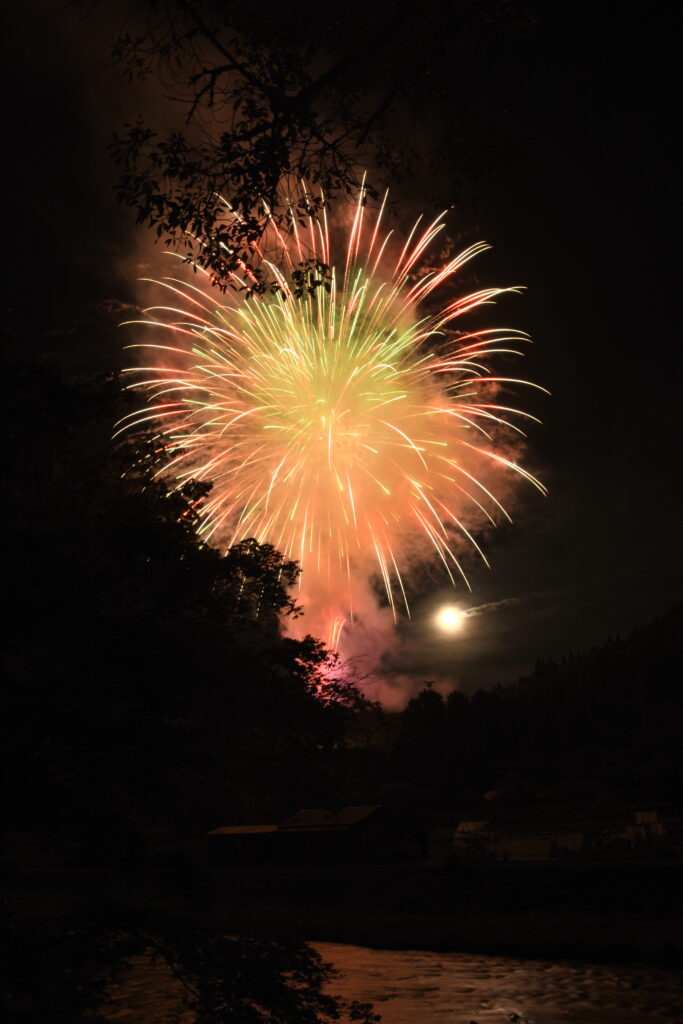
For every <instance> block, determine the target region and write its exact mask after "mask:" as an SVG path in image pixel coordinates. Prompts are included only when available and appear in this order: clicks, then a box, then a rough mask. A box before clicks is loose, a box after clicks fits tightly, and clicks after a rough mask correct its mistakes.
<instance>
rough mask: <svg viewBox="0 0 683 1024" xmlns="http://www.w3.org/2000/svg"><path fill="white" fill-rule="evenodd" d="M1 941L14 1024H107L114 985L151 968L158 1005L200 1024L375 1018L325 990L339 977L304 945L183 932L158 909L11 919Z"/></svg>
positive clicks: (146, 976) (361, 1022)
mask: <svg viewBox="0 0 683 1024" xmlns="http://www.w3.org/2000/svg"><path fill="white" fill-rule="evenodd" d="M2 934H3V942H2V947H1V949H0V962H1V964H2V975H3V978H4V979H5V984H4V985H3V990H2V993H0V1008H1V1009H2V1014H3V1019H4V1020H7V1021H12V1022H13V1024H65V1022H66V1021H68V1022H69V1024H78V1022H81V1021H82V1022H85V1021H93V1020H101V1019H102V1017H101V1016H100V1014H101V1012H102V1011H103V1010H104V1011H105V1012H106V1010H107V1009H109V1008H111V1009H112V1010H114V1009H116V1005H115V997H114V996H113V995H112V993H113V992H115V991H116V988H117V986H118V987H119V988H121V987H122V983H123V987H124V988H125V982H126V979H128V980H129V983H130V981H131V980H132V979H133V978H134V976H135V975H136V974H137V975H138V984H140V982H142V983H143V984H146V985H149V984H154V974H153V968H154V967H155V966H157V967H160V968H161V977H160V978H159V972H158V971H157V979H158V980H157V984H159V983H160V991H159V994H158V998H159V1002H160V1003H161V1004H162V1005H163V1004H169V1005H170V1006H173V1003H174V1002H175V1003H176V1005H177V1007H178V1009H183V1010H189V1011H193V1012H194V1013H195V1014H196V1020H197V1024H227V1022H228V1021H229V1022H230V1024H270V1022H272V1021H279V1022H282V1024H331V1022H332V1021H348V1022H349V1024H351V1022H357V1024H373V1022H374V1021H378V1020H379V1017H378V1016H377V1015H376V1014H375V1013H374V1012H373V1011H372V1008H371V1007H370V1006H369V1005H368V1004H365V1003H359V1002H357V1001H355V1000H347V999H343V998H340V997H338V996H334V995H332V994H330V993H329V991H326V987H327V986H328V985H329V983H330V982H331V981H333V980H334V978H335V977H336V976H337V972H336V971H335V970H334V969H333V968H332V967H331V966H330V965H329V964H326V963H325V962H324V961H323V960H322V958H321V957H320V956H319V954H317V953H316V952H315V951H314V950H312V949H311V947H310V946H307V945H305V944H304V943H301V942H287V943H283V942H272V941H266V940H263V939H253V938H252V939H249V938H242V939H239V938H235V937H229V936H226V935H220V934H216V933H215V932H213V931H207V930H204V929H202V928H197V927H195V928H192V929H190V930H187V929H186V928H185V929H179V928H178V926H177V923H176V922H174V921H173V920H172V919H171V918H169V917H168V916H164V915H163V914H160V913H159V912H158V911H157V912H154V913H150V912H149V911H146V912H140V911H138V912H137V913H136V912H131V910H130V909H126V910H122V908H121V907H117V906H112V905H103V904H101V905H97V906H96V907H91V908H90V909H88V910H87V911H86V910H83V909H80V908H79V909H77V910H72V911H71V912H70V913H68V914H67V915H63V916H62V917H60V919H59V920H52V921H48V922H41V923H32V924H29V923H27V922H25V921H23V922H22V921H20V920H19V919H17V918H10V919H9V920H4V921H3V933H2ZM108 1003H109V1004H113V1005H111V1007H108V1006H107V1004H108Z"/></svg>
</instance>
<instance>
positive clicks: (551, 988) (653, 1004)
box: [315, 943, 683, 1024]
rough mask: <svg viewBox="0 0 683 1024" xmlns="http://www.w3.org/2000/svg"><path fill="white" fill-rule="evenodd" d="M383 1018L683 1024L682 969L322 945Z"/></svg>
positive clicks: (466, 1023)
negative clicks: (679, 970) (678, 970)
mask: <svg viewBox="0 0 683 1024" xmlns="http://www.w3.org/2000/svg"><path fill="white" fill-rule="evenodd" d="M315 946H316V949H317V950H318V951H319V952H320V953H321V954H322V955H323V957H324V958H325V959H326V960H329V961H330V962H331V963H333V964H334V965H335V966H336V967H338V968H339V969H340V970H341V971H343V972H344V974H345V978H343V979H340V981H338V982H337V984H336V985H335V986H334V989H335V991H337V992H339V993H340V994H342V995H345V996H349V997H352V998H354V999H361V1000H363V1001H368V1002H372V1003H374V1004H375V1009H376V1011H377V1012H378V1013H380V1014H381V1015H382V1022H383V1024H470V1022H472V1021H476V1022H477V1024H510V1022H513V1021H515V1020H517V1022H518V1024H522V1022H525V1024H526V1022H528V1024H568V1022H572V1024H683V985H682V978H681V975H680V973H679V972H677V971H675V970H670V969H664V968H657V967H652V966H649V965H642V966H638V965H633V964H628V965H621V966H604V965H598V964H578V963H577V964H572V963H563V962H560V963H554V962H552V961H544V960H515V959H512V958H510V957H497V956H470V955H465V954H461V953H429V952H423V951H407V952H404V951H396V950H383V949H364V948H362V947H359V946H343V945H337V944H336V943H316V944H315Z"/></svg>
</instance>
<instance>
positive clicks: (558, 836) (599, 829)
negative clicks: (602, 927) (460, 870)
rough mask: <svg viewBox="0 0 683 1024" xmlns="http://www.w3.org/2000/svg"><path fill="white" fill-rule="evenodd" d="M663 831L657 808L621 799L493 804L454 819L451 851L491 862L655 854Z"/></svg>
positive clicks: (468, 857) (468, 858) (664, 833)
mask: <svg viewBox="0 0 683 1024" xmlns="http://www.w3.org/2000/svg"><path fill="white" fill-rule="evenodd" d="M666 834H667V832H666V827H665V825H664V823H663V822H662V821H661V820H660V818H659V815H658V813H657V811H655V810H639V809H636V808H635V807H633V806H630V805H627V804H607V803H590V804H531V805H526V806H510V805H495V804H494V805H492V806H490V807H487V808H483V809H482V810H481V811H479V812H478V813H477V814H476V815H471V816H469V817H467V818H465V819H463V820H461V821H460V823H459V825H458V826H457V828H456V829H455V830H454V832H453V833H452V847H451V852H452V853H454V854H456V855H457V856H460V857H463V858H464V859H466V860H472V861H492V862H508V861H511V862H514V861H517V862H519V861H523V862H532V861H550V860H561V859H565V860H570V859H600V858H620V857H627V858H633V857H637V856H648V855H652V854H653V853H655V852H656V851H657V850H658V849H659V848H660V847H661V845H662V843H663V841H664V839H665V837H666Z"/></svg>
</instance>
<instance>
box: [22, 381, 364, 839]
mask: <svg viewBox="0 0 683 1024" xmlns="http://www.w3.org/2000/svg"><path fill="white" fill-rule="evenodd" d="M5 370H6V372H5V388H6V394H7V399H8V404H9V405H10V406H11V407H12V408H11V414H10V417H9V422H10V434H12V433H13V435H14V436H10V445H9V448H8V453H9V456H10V464H9V465H8V470H7V474H6V478H5V479H6V486H7V494H8V496H9V512H10V515H9V517H8V521H7V527H6V534H5V536H6V538H7V539H10V541H11V543H10V544H9V545H8V547H7V553H6V558H5V582H6V585H7V588H8V591H7V592H8V595H9V596H10V600H9V602H8V604H7V608H8V613H7V616H6V626H7V637H8V642H7V644H6V646H5V650H4V665H5V670H6V677H7V679H8V680H10V682H9V685H8V686H7V687H6V689H5V694H4V698H3V715H2V721H3V741H4V743H3V746H4V757H5V767H6V769H7V771H6V778H8V779H10V780H11V785H10V786H9V792H8V804H7V807H8V809H9V817H10V820H15V821H18V822H19V821H21V822H23V823H25V824H30V823H31V822H32V821H35V820H44V819H45V816H47V817H48V818H51V819H52V820H53V821H64V819H65V817H66V818H67V819H68V820H69V821H71V823H72V824H75V823H76V822H78V821H81V822H82V827H83V830H84V831H85V832H86V833H87V834H88V835H90V836H93V835H94V834H96V833H98V832H99V831H100V830H101V831H102V841H103V842H104V843H105V845H106V843H107V842H108V838H107V837H109V836H110V835H111V834H116V835H118V836H122V835H125V834H127V832H130V833H131V834H134V833H135V832H136V831H137V829H138V827H139V826H140V825H143V824H144V823H151V822H156V823H158V824H162V823H165V824H171V823H172V824H173V827H175V828H179V829H180V830H181V831H185V830H190V831H192V832H195V831H196V830H198V829H201V827H202V826H204V827H208V826H209V825H210V824H212V823H224V822H225V820H226V818H227V819H228V820H229V819H230V817H231V816H236V817H237V818H240V817H242V816H243V815H247V816H250V817H257V818H258V817H259V816H265V815H268V816H270V815H283V814H285V813H287V812H288V811H290V810H293V809H295V808H296V806H297V804H298V803H299V802H300V801H301V800H304V799H306V798H308V799H309V800H315V802H319V801H320V799H325V798H328V797H329V796H330V794H329V792H328V791H326V788H325V787H326V785H327V783H326V781H325V778H324V774H321V773H320V772H319V771H316V770H315V764H316V762H317V760H318V759H319V754H320V751H323V750H324V749H325V748H326V747H327V746H329V745H333V744H335V743H336V742H337V741H338V740H339V737H340V734H341V731H343V729H344V728H345V722H346V720H347V719H348V718H349V716H350V715H351V714H352V710H353V705H354V704H357V703H359V698H358V695H357V694H356V693H355V691H353V692H352V688H349V687H346V688H344V687H342V686H341V684H339V688H340V689H343V690H345V700H346V705H345V704H344V702H343V701H337V702H331V701H327V702H325V701H321V700H320V699H318V697H317V691H318V689H319V675H318V673H319V668H320V666H321V665H322V664H323V662H324V661H325V659H326V657H327V654H326V652H325V650H324V649H323V647H322V646H321V644H319V643H318V642H317V641H315V640H314V639H312V638H307V639H305V640H303V641H295V640H292V639H289V638H286V637H283V636H282V635H281V631H280V627H279V618H278V616H279V614H281V613H284V614H292V615H296V614H297V613H298V610H297V608H296V606H295V604H294V602H293V600H292V598H291V595H290V590H289V588H290V587H291V585H292V584H293V583H294V582H295V580H296V578H297V575H298V568H297V566H296V565H295V563H292V562H288V561H286V560H284V559H283V558H282V557H281V556H280V555H279V553H278V552H276V551H275V550H274V549H273V548H272V547H270V546H269V545H259V544H257V543H256V542H255V541H244V542H242V543H240V544H238V545H236V546H235V547H233V548H232V549H231V550H230V551H228V552H227V554H221V553H220V552H219V551H217V550H216V549H214V548H211V547H208V546H206V545H203V544H201V543H199V542H198V540H197V536H196V533H195V520H196V514H197V512H196V509H197V505H198V503H199V502H201V500H202V498H203V497H204V495H205V493H206V490H207V489H206V487H205V486H204V485H197V484H194V483H189V484H188V485H187V486H185V487H183V488H182V489H181V490H176V491H170V492H169V491H168V488H167V486H166V485H165V484H164V482H163V481H162V480H158V479H155V478H154V477H153V475H152V463H151V460H150V459H149V458H147V457H146V455H147V453H146V452H145V451H144V445H147V446H149V445H152V444H153V442H152V441H144V442H140V441H138V442H127V443H125V444H123V445H122V446H121V447H119V448H118V449H112V448H110V446H109V442H108V434H109V431H110V430H111V423H112V422H113V420H114V419H115V418H116V405H117V403H118V402H119V401H120V399H119V397H118V396H119V388H118V384H117V382H115V381H110V382H106V381H103V382H100V383H99V384H92V385H88V386H78V387H76V386H66V385H65V384H64V383H62V382H60V381H59V379H58V378H56V377H54V376H51V375H50V373H49V372H47V371H38V370H35V369H30V368H28V367H24V366H21V365H17V364H11V365H8V366H7V367H6V368H5ZM119 411H120V410H119ZM141 444H143V450H141V448H140V445H141ZM340 696H341V695H340ZM361 703H362V702H361ZM124 823H127V824H126V825H125V827H123V825H124Z"/></svg>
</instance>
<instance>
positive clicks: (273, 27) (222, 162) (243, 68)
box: [112, 0, 535, 290]
mask: <svg viewBox="0 0 683 1024" xmlns="http://www.w3.org/2000/svg"><path fill="white" fill-rule="evenodd" d="M531 7H532V5H530V4H528V3H526V2H521V3H516V4H510V3H507V2H502V0H487V2H485V3H482V2H481V0H479V2H473V0H459V2H458V3H448V4H444V3H439V2H427V3H425V4H422V5H421V6H420V10H419V13H418V12H416V10H415V9H414V7H413V6H412V5H410V4H403V3H395V2H394V0H383V2H380V3H374V4H372V5H370V6H368V5H367V4H359V3H354V2H351V3H347V4H345V5H343V7H339V8H330V7H329V6H327V7H315V6H311V5H310V4H303V3H301V2H298V0H297V2H294V3H288V4H285V5H283V4H281V3H275V2H272V0H260V2H258V3H256V4H249V5H242V6H241V7H240V6H235V5H231V6H230V8H229V10H226V7H225V5H224V4H222V3H217V2H216V0H201V2H193V3H187V2H185V0H172V2H165V3H158V2H157V0H148V2H146V3H144V4H142V5H138V7H137V8H136V9H135V13H133V14H131V16H130V17H129V19H128V20H127V22H126V24H125V25H124V27H123V28H122V30H121V33H120V35H119V38H118V39H117V41H116V43H115V45H114V48H113V55H114V59H115V61H116V62H117V63H119V64H120V65H121V66H122V67H123V69H124V71H125V72H126V74H127V75H128V76H129V78H131V79H132V78H134V77H142V78H144V77H147V76H156V77H158V78H159V79H160V81H161V82H162V83H163V86H164V88H165V92H166V94H167V96H168V97H170V98H172V99H173V100H175V101H176V103H177V109H178V113H179V117H178V126H177V129H176V130H173V131H170V132H166V133H165V134H162V133H161V132H159V131H157V130H156V129H155V128H154V127H153V126H151V125H149V124H148V123H144V122H142V121H140V122H137V123H135V124H129V125H127V126H126V127H125V129H124V130H123V131H122V132H121V133H120V134H119V135H118V137H117V138H116V141H115V143H114V145H113V147H112V149H113V155H114V158H115V160H116V162H117V163H118V165H119V166H120V168H121V177H120V180H119V198H120V200H121V201H122V202H123V203H125V204H126V205H128V206H131V207H132V208H133V209H134V210H135V211H136V213H137V219H138V222H139V223H146V224H148V225H149V226H151V227H152V228H154V229H155V231H156V233H157V237H159V238H163V239H164V240H165V242H166V244H175V245H176V246H177V247H179V248H180V249H181V250H182V251H184V252H185V253H186V254H187V255H188V258H190V259H192V260H193V261H195V262H196V263H197V264H199V265H200V266H203V267H207V268H209V269H210V271H211V273H212V275H213V278H214V281H215V283H217V284H219V285H220V286H221V287H225V286H226V285H228V284H230V283H233V279H232V278H231V275H232V274H233V273H234V272H238V273H239V274H240V275H242V271H243V268H244V265H245V264H251V265H252V268H253V273H254V277H253V278H252V283H251V286H252V287H254V288H256V289H257V290H258V289H261V288H263V287H264V286H265V281H264V278H263V277H262V275H261V270H260V267H259V260H258V259H257V258H255V256H256V251H255V246H256V245H257V244H258V243H261V242H262V239H263V235H264V229H265V227H266V224H267V222H268V217H269V215H270V214H272V215H273V216H274V217H275V219H276V220H277V222H278V223H279V224H280V226H281V227H282V228H284V229H285V230H287V229H288V223H287V214H288V212H289V210H290V208H292V212H293V214H294V216H296V217H299V218H302V217H305V216H308V214H309V213H310V212H314V211H315V210H317V209H318V208H319V206H320V204H321V198H320V193H321V191H322V192H324V195H325V198H326V201H328V202H329V201H331V200H333V199H334V198H335V197H339V196H344V195H348V194H350V193H354V194H355V193H356V191H357V190H358V187H359V184H360V180H361V174H362V171H360V170H359V168H363V167H371V168H373V169H374V175H373V180H376V181H377V182H378V183H379V182H384V181H386V180H392V181H394V182H395V181H396V180H400V179H401V178H402V177H405V176H407V175H409V174H412V173H414V170H415V167H416V166H418V165H420V164H423V165H424V164H429V166H430V167H431V169H432V171H433V172H434V173H436V172H440V173H441V176H442V181H443V190H442V191H443V193H444V195H440V196H439V201H440V202H442V201H444V197H445V201H446V203H450V202H452V201H453V198H454V196H453V189H454V188H457V182H459V181H460V180H461V179H462V177H463V172H464V173H467V168H468V165H471V166H472V167H476V168H477V170H478V171H479V172H481V169H482V167H483V166H484V165H485V164H486V163H487V159H488V157H487V150H488V147H490V140H491V138H492V133H491V132H490V131H488V130H484V125H483V123H482V119H481V104H482V93H483V92H484V91H485V85H486V83H485V81H482V74H481V54H482V53H486V60H487V63H488V64H489V66H490V67H496V68H497V69H498V72H499V74H500V76H501V78H504V75H505V69H506V68H509V71H510V74H511V75H512V76H514V78H516V77H517V76H518V75H519V72H520V61H519V59H518V55H517V54H515V51H514V46H515V44H520V43H523V42H524V41H525V40H526V38H527V37H528V36H529V35H530V34H531V33H532V32H533V29H534V25H535V21H534V17H533V16H532V13H531ZM437 125H438V131H435V130H433V129H434V128H435V127H436V126H437ZM430 135H432V136H433V137H434V138H438V140H439V141H438V145H437V144H434V143H433V142H432V143H430V142H428V141H427V140H428V139H429V138H430ZM409 140H410V141H409ZM302 181H305V182H306V183H307V185H306V186H305V187H303V188H302V187H301V186H300V183H301V182H302ZM446 183H447V184H446ZM309 189H310V191H309ZM431 191H432V192H433V191H434V189H433V188H432V190H431ZM373 192H374V190H373V188H372V187H370V194H373ZM221 197H224V198H225V200H227V201H228V202H229V203H230V207H231V209H232V210H233V211H234V213H235V216H226V207H225V205H224V202H223V199H222V198H221ZM310 269H311V268H309V267H307V266H306V264H305V261H304V263H302V265H301V270H300V273H301V274H302V275H303V276H305V275H307V274H308V272H309V270H310ZM313 269H315V268H313ZM315 280H316V283H319V282H320V280H321V278H320V276H319V275H316V276H315Z"/></svg>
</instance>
